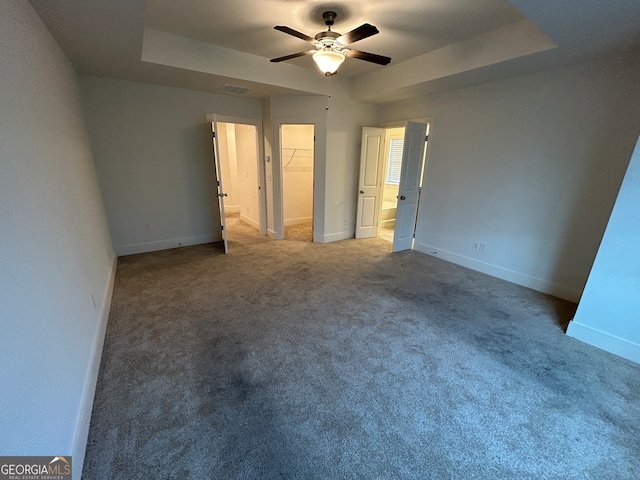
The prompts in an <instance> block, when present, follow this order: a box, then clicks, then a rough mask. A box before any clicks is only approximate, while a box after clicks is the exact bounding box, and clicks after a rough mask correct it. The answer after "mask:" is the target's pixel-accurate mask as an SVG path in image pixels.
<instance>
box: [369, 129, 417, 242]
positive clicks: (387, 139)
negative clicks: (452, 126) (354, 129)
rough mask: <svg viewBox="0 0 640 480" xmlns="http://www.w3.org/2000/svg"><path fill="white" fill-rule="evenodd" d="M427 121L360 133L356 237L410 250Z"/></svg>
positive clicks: (414, 226) (413, 232)
mask: <svg viewBox="0 0 640 480" xmlns="http://www.w3.org/2000/svg"><path fill="white" fill-rule="evenodd" d="M428 128H429V124H428V123H422V122H406V124H405V126H404V127H387V128H375V127H364V128H363V129H362V147H361V157H360V176H359V182H358V204H357V212H356V238H371V237H379V238H382V239H384V240H387V241H390V242H392V251H394V252H398V251H401V250H409V249H411V248H413V243H414V238H415V230H416V220H417V212H418V205H419V202H420V194H421V191H422V180H423V175H424V169H425V159H426V144H427V139H428V134H427V132H428Z"/></svg>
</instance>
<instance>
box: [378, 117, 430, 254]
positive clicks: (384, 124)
mask: <svg viewBox="0 0 640 480" xmlns="http://www.w3.org/2000/svg"><path fill="white" fill-rule="evenodd" d="M407 122H416V123H424V124H426V125H427V132H428V133H427V135H428V137H429V141H428V142H427V146H426V153H425V157H424V163H423V165H422V172H420V174H421V176H422V178H421V188H422V191H421V193H420V198H421V199H423V198H424V196H425V194H426V189H425V180H426V178H427V170H428V167H429V158H430V157H431V152H432V151H433V138H434V137H433V133H434V129H435V123H436V117H435V116H429V117H416V118H405V119H402V120H394V121H392V122H381V123H380V128H384V129H387V128H396V127H405V126H406V125H407ZM424 205H425V202H424V201H420V203H419V204H418V211H417V212H416V227H415V228H416V237H415V239H414V242H413V245H414V246H413V247H412V248H415V245H416V244H417V243H420V239H421V238H420V236H421V234H420V226H421V225H422V222H421V220H420V217H421V215H420V212H421V210H423V206H424Z"/></svg>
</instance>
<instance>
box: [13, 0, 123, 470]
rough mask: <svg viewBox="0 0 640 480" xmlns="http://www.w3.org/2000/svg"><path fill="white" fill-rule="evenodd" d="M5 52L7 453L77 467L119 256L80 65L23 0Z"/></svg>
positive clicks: (16, 2) (17, 0)
mask: <svg viewBox="0 0 640 480" xmlns="http://www.w3.org/2000/svg"><path fill="white" fill-rule="evenodd" d="M0 51H1V52H2V54H1V55H0V85H1V86H2V87H1V88H0V331H1V332H2V333H1V334H0V365H1V368H0V412H1V413H0V432H2V433H1V434H0V455H52V456H54V455H73V465H74V473H73V474H74V478H80V472H81V469H82V462H83V457H84V451H85V447H86V441H87V434H88V428H89V421H90V417H91V409H92V405H93V396H94V392H95V384H96V379H97V373H98V366H99V362H100V353H101V349H102V342H103V339H104V329H105V326H106V321H107V315H108V311H109V304H110V301H111V288H112V285H113V274H114V272H115V263H114V262H115V256H114V252H113V249H112V247H111V241H110V238H109V233H108V230H107V225H106V221H105V216H104V210H103V206H102V201H101V198H100V191H99V187H98V182H97V180H96V174H95V170H94V166H93V163H92V154H91V148H90V145H89V141H88V137H87V132H86V127H85V124H84V120H83V116H82V110H81V106H80V99H79V94H78V88H77V83H76V75H75V72H74V70H73V69H72V67H71V65H70V63H69V62H68V61H67V59H66V58H65V57H64V55H63V53H62V52H61V51H60V49H59V48H58V46H57V45H56V44H55V42H54V40H53V39H52V38H51V36H50V35H49V33H48V31H47V30H46V29H45V27H44V25H43V24H42V23H41V22H40V19H39V18H38V17H37V15H36V14H35V12H34V11H33V10H32V8H31V6H30V5H29V4H28V3H27V2H26V1H24V0H14V1H11V2H3V5H2V15H0ZM92 298H93V300H92ZM94 301H95V305H94Z"/></svg>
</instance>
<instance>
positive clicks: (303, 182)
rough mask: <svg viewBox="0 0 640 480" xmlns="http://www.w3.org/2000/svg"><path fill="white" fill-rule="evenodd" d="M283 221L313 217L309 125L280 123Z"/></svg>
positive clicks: (312, 141) (310, 128)
mask: <svg viewBox="0 0 640 480" xmlns="http://www.w3.org/2000/svg"><path fill="white" fill-rule="evenodd" d="M281 135H282V151H283V157H284V158H283V168H282V170H283V171H282V181H283V202H284V224H285V226H286V225H296V224H301V223H309V222H311V220H312V219H313V144H314V140H313V125H283V126H282V134H281Z"/></svg>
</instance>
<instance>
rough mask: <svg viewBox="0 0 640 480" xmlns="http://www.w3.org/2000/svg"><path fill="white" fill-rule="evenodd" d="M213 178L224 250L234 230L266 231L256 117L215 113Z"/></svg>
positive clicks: (257, 232) (213, 126)
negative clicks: (241, 118)
mask: <svg viewBox="0 0 640 480" xmlns="http://www.w3.org/2000/svg"><path fill="white" fill-rule="evenodd" d="M211 126H212V130H213V132H214V136H213V143H214V156H215V162H216V181H217V184H218V192H217V193H216V196H217V197H218V202H219V207H220V220H221V228H222V237H223V242H224V249H225V253H227V252H228V236H229V234H231V236H233V232H234V230H237V231H240V230H243V231H246V229H247V228H250V229H251V230H253V231H255V233H256V234H260V235H265V234H266V208H265V199H264V194H263V192H264V190H263V189H262V185H263V183H264V178H263V177H264V168H263V165H262V162H261V159H262V155H261V147H260V142H259V135H261V133H260V131H259V128H260V127H259V125H258V123H257V121H253V120H249V121H248V122H247V123H244V122H243V121H242V120H236V119H225V118H220V117H216V116H214V120H213V121H212V122H211Z"/></svg>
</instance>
